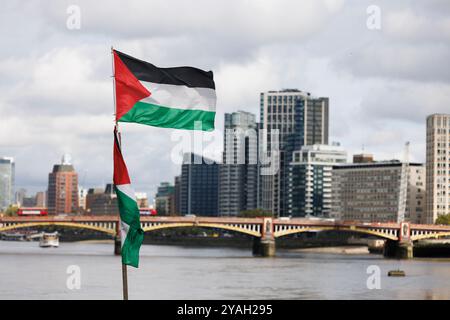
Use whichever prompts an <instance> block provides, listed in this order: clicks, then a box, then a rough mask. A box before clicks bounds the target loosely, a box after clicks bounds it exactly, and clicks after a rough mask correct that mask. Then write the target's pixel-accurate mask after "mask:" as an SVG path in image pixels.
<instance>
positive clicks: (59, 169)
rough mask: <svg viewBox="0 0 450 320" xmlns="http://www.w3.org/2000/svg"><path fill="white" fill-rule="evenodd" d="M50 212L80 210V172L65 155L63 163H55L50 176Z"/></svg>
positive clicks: (58, 212)
mask: <svg viewBox="0 0 450 320" xmlns="http://www.w3.org/2000/svg"><path fill="white" fill-rule="evenodd" d="M47 202H48V213H49V214H67V213H76V212H78V206H79V202H78V174H77V173H76V171H75V169H74V167H73V165H72V164H71V163H70V157H69V156H68V155H64V156H63V158H62V161H61V164H55V165H54V166H53V171H52V172H51V173H50V174H49V176H48V199H47Z"/></svg>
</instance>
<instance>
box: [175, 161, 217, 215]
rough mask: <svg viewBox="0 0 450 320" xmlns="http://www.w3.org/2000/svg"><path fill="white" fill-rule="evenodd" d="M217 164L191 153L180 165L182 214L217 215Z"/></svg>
mask: <svg viewBox="0 0 450 320" xmlns="http://www.w3.org/2000/svg"><path fill="white" fill-rule="evenodd" d="M218 189H219V165H218V164H217V163H215V162H214V161H213V160H211V159H207V158H204V157H202V156H200V155H196V154H193V153H188V154H185V155H184V157H183V164H182V166H181V185H180V206H181V207H180V210H181V214H182V215H187V214H195V215H199V216H217V215H218V209H219V205H218Z"/></svg>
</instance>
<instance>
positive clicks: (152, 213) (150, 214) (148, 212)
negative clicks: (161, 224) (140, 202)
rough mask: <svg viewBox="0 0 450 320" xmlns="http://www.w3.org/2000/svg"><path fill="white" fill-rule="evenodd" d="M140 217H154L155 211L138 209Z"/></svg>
mask: <svg viewBox="0 0 450 320" xmlns="http://www.w3.org/2000/svg"><path fill="white" fill-rule="evenodd" d="M139 213H140V214H141V216H156V214H157V213H156V210H155V209H151V208H139Z"/></svg>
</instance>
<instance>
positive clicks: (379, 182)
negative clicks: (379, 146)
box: [331, 160, 426, 223]
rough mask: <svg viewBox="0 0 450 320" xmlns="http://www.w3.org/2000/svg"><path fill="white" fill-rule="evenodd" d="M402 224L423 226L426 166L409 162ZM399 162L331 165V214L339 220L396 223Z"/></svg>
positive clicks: (400, 166) (398, 193)
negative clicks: (407, 222)
mask: <svg viewBox="0 0 450 320" xmlns="http://www.w3.org/2000/svg"><path fill="white" fill-rule="evenodd" d="M408 168H409V169H408V171H409V172H408V175H407V176H408V179H407V189H406V198H404V199H405V201H406V209H405V216H404V220H405V221H410V222H412V223H424V218H425V197H426V192H425V166H424V165H423V164H420V163H409V166H408ZM401 171H402V163H401V162H400V161H395V160H394V161H383V162H372V163H352V164H343V165H337V166H333V175H332V209H331V211H332V214H331V216H332V217H333V218H336V219H341V220H357V221H364V222H397V221H398V215H399V207H400V205H399V204H400V203H399V198H401V197H400V186H401Z"/></svg>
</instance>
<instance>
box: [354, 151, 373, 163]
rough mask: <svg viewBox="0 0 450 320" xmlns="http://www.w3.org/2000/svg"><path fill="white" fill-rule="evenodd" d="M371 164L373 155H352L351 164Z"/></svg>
mask: <svg viewBox="0 0 450 320" xmlns="http://www.w3.org/2000/svg"><path fill="white" fill-rule="evenodd" d="M368 162H373V154H370V153H360V154H354V155H353V163H368Z"/></svg>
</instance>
